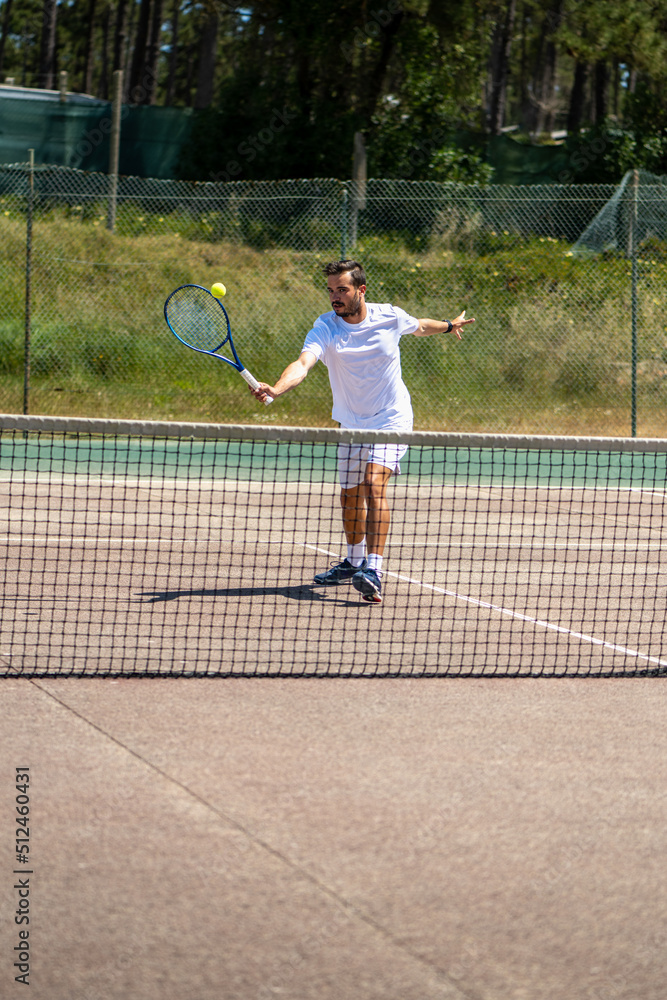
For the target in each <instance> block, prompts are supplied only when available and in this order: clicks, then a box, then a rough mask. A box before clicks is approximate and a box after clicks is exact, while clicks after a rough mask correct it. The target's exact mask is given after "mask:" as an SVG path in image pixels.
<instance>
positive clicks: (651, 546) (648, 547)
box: [387, 535, 662, 552]
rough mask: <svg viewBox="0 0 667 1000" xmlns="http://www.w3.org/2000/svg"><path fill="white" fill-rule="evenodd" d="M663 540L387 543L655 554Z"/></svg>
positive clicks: (500, 539) (489, 537)
mask: <svg viewBox="0 0 667 1000" xmlns="http://www.w3.org/2000/svg"><path fill="white" fill-rule="evenodd" d="M661 540H662V538H661V537H660V538H654V539H652V540H651V541H649V542H644V543H642V544H635V543H633V542H630V541H628V542H626V541H620V542H599V543H597V544H596V543H595V541H591V542H586V541H583V542H550V541H549V540H548V539H545V540H544V541H540V540H539V539H536V540H535V541H523V540H521V539H520V538H516V539H515V538H512V537H510V536H505V535H487V536H486V537H484V538H482V539H481V540H480V541H479V542H459V541H454V540H451V541H447V539H444V540H443V541H438V542H419V541H414V540H413V541H409V542H396V543H394V544H393V545H392V543H391V542H388V543H387V548H389V549H392V548H393V549H394V550H397V549H409V548H413V549H428V548H434V549H437V548H439V547H440V546H444V547H446V548H452V549H479V548H487V547H488V546H489V544H492V545H499V546H501V547H503V548H505V547H507V546H512V548H519V549H553V550H554V551H556V550H559V551H560V550H567V549H584V550H585V551H587V552H619V551H622V552H625V551H626V550H628V551H630V552H640V551H645V552H653V551H654V550H655V547H656V544H658V543H659V542H660V541H661Z"/></svg>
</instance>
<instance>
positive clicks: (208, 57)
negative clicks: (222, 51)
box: [195, 10, 219, 108]
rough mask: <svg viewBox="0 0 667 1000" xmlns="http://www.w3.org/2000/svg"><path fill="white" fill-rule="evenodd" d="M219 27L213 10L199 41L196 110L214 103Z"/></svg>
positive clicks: (216, 15)
mask: <svg viewBox="0 0 667 1000" xmlns="http://www.w3.org/2000/svg"><path fill="white" fill-rule="evenodd" d="M218 25H219V17H218V12H217V10H213V11H212V12H211V13H210V14H209V15H208V17H207V18H206V20H205V21H204V26H203V28H202V33H201V38H200V40H199V65H198V66H197V91H196V93H195V108H207V107H208V106H209V105H210V104H211V103H212V101H213V84H214V77H215V60H216V56H217V52H218Z"/></svg>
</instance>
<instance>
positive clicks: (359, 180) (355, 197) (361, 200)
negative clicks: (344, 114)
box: [350, 132, 366, 246]
mask: <svg viewBox="0 0 667 1000" xmlns="http://www.w3.org/2000/svg"><path fill="white" fill-rule="evenodd" d="M352 180H353V182H354V183H353V184H352V203H351V205H350V214H351V220H350V244H351V246H354V245H355V244H356V242H357V234H358V222H359V212H360V211H361V210H362V209H364V208H366V143H365V141H364V136H363V133H362V132H355V133H354V156H353V160H352Z"/></svg>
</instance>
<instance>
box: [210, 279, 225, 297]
mask: <svg viewBox="0 0 667 1000" xmlns="http://www.w3.org/2000/svg"><path fill="white" fill-rule="evenodd" d="M226 294H227V289H226V288H225V286H224V285H223V284H222V282H220V281H216V283H215V284H214V285H211V295H215V297H216V299H221V298H222V296H223V295H226Z"/></svg>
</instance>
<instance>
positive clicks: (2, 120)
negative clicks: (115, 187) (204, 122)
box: [0, 96, 192, 178]
mask: <svg viewBox="0 0 667 1000" xmlns="http://www.w3.org/2000/svg"><path fill="white" fill-rule="evenodd" d="M191 126H192V112H191V111H190V109H189V108H161V107H143V106H138V105H124V106H123V109H122V123H121V144H120V163H119V172H120V173H121V174H124V175H126V176H134V177H159V178H168V177H175V176H176V175H177V170H176V167H177V164H178V158H179V156H180V152H181V148H182V146H183V145H184V143H186V142H187V141H188V139H189V136H190V130H191ZM110 132H111V104H109V103H106V102H102V101H100V102H99V103H90V104H75V103H73V102H66V103H64V104H60V103H59V102H57V101H48V100H25V99H23V98H17V97H4V96H3V97H2V98H0V163H24V162H25V161H26V160H27V151H28V149H34V150H35V162H36V163H37V164H40V163H49V164H57V165H58V166H66V167H76V168H78V169H81V170H91V171H101V172H103V173H106V171H107V170H108V169H109V134H110Z"/></svg>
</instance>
